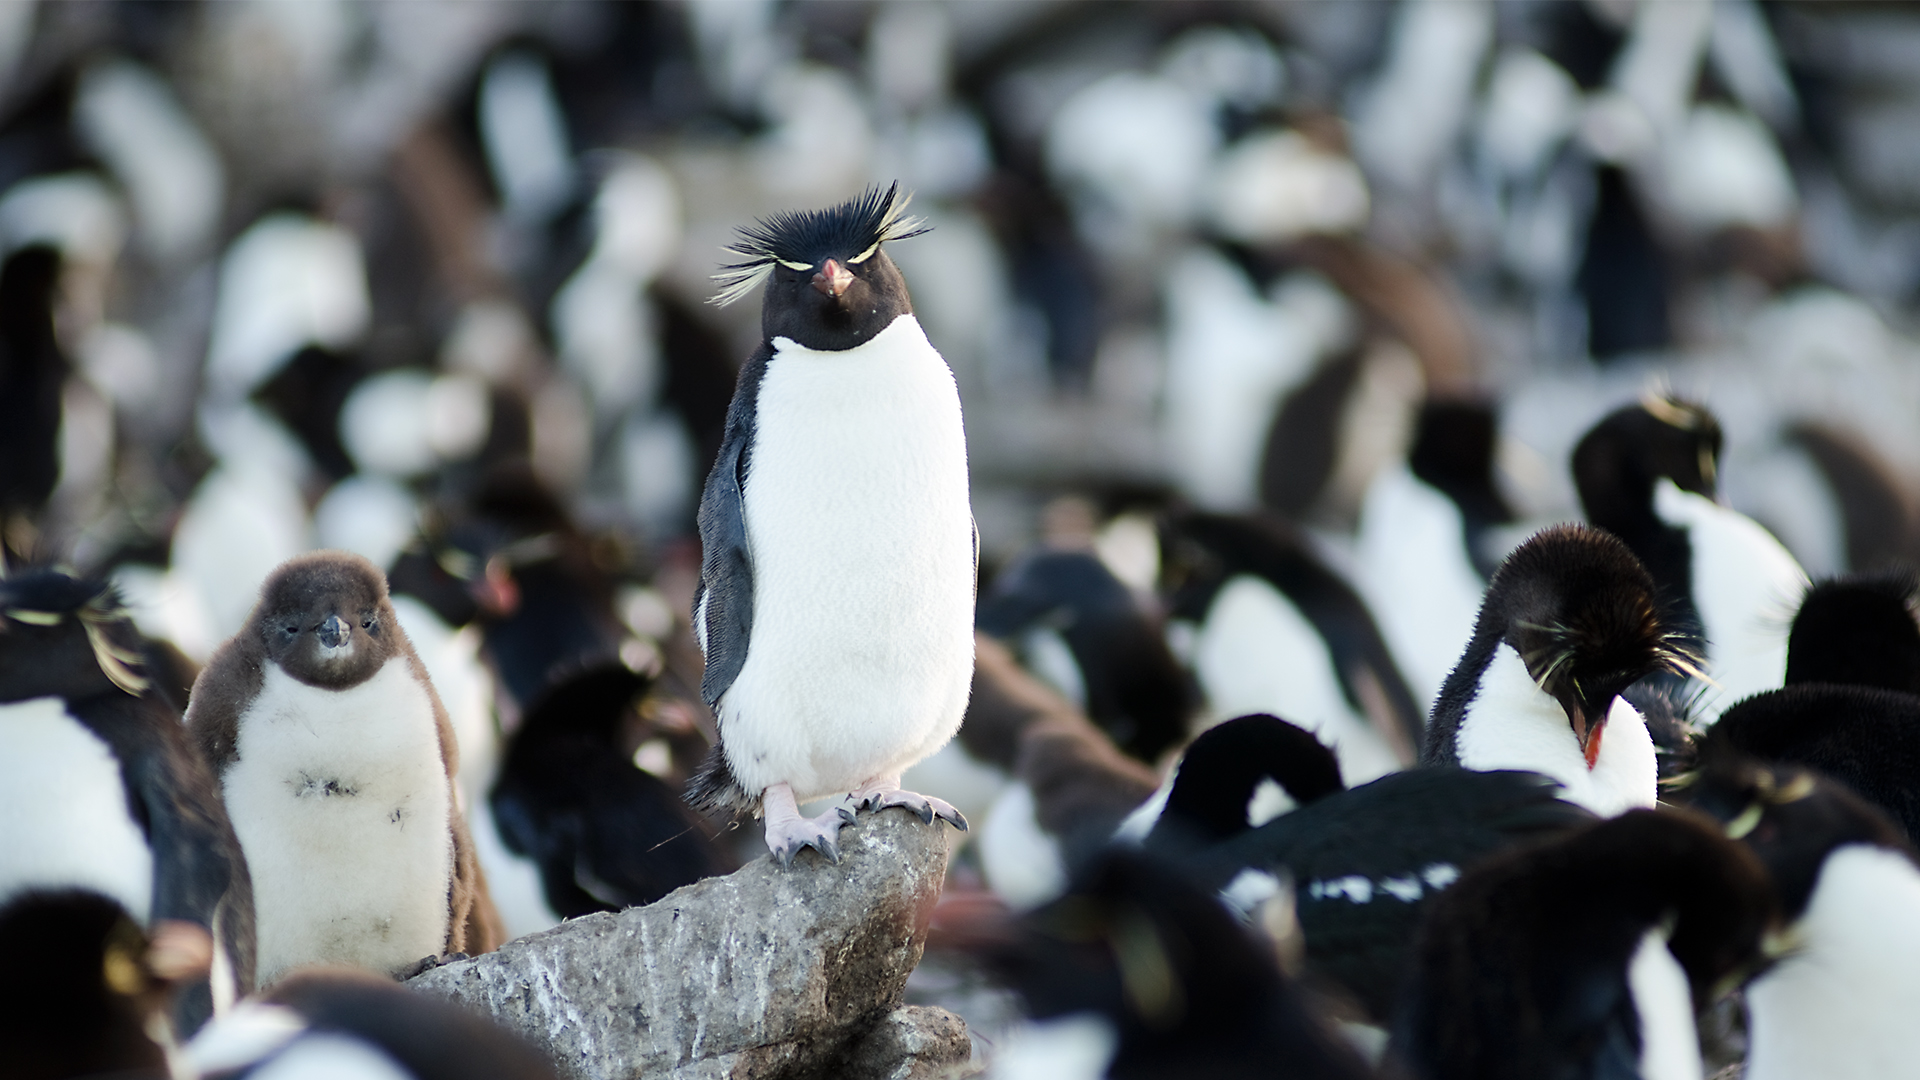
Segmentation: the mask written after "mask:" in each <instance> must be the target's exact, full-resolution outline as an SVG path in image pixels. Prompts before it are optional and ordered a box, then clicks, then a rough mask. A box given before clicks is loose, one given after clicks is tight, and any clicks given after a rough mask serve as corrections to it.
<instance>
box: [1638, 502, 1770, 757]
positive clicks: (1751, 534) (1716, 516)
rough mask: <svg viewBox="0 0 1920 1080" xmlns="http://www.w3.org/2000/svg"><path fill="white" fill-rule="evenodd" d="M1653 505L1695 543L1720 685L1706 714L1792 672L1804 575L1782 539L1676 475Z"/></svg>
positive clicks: (1710, 658)
mask: <svg viewBox="0 0 1920 1080" xmlns="http://www.w3.org/2000/svg"><path fill="white" fill-rule="evenodd" d="M1653 508H1654V512H1655V513H1657V514H1659V515H1660V519H1661V520H1662V521H1664V522H1666V523H1667V524H1669V525H1672V526H1674V527H1676V528H1682V529H1685V530H1686V531H1687V542H1688V544H1689V545H1691V547H1692V549H1693V600H1694V604H1695V606H1697V607H1698V608H1699V610H1700V621H1701V623H1702V624H1703V625H1704V627H1705V629H1706V635H1707V670H1708V674H1710V675H1712V676H1713V680H1714V682H1715V683H1717V684H1718V686H1716V687H1713V688H1710V689H1709V690H1708V692H1707V694H1706V695H1704V696H1703V697H1702V699H1701V712H1702V714H1703V716H1704V718H1705V719H1707V720H1709V721H1711V720H1714V719H1718V718H1719V715H1720V713H1721V712H1723V711H1724V710H1725V709H1726V708H1727V707H1728V706H1730V705H1732V704H1733V703H1735V702H1737V701H1739V700H1741V699H1742V698H1745V697H1749V696H1751V695H1753V694H1757V693H1759V692H1761V691H1763V690H1773V689H1777V688H1778V687H1779V686H1780V685H1781V683H1782V682H1783V681H1784V680H1785V679H1786V674H1787V631H1788V630H1789V629H1790V628H1791V626H1792V622H1793V613H1794V611H1795V610H1796V609H1797V608H1798V607H1799V604H1800V598H1801V596H1802V595H1803V594H1804V593H1805V592H1806V589H1807V575H1806V573H1805V572H1803V571H1802V570H1801V569H1800V564H1799V563H1797V562H1795V561H1794V559H1793V556H1792V555H1790V554H1788V553H1787V549H1786V548H1784V547H1781V546H1780V541H1778V540H1775V539H1774V538H1773V536H1772V535H1771V534H1770V533H1768V532H1767V531H1766V530H1765V529H1763V528H1761V527H1760V526H1759V525H1758V524H1755V523H1754V521H1753V520H1752V519H1750V518H1748V517H1746V516H1745V515H1742V514H1740V513H1737V512H1736V511H1733V510H1729V509H1727V508H1726V507H1724V506H1721V505H1720V504H1719V503H1716V502H1714V501H1713V500H1711V499H1706V498H1702V497H1701V496H1699V495H1695V494H1693V493H1691V492H1686V491H1681V490H1680V489H1679V488H1678V487H1676V486H1674V483H1673V481H1671V480H1661V481H1660V482H1659V483H1658V484H1656V485H1655V486H1654V489H1653Z"/></svg>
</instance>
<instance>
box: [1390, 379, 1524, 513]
mask: <svg viewBox="0 0 1920 1080" xmlns="http://www.w3.org/2000/svg"><path fill="white" fill-rule="evenodd" d="M1499 442H1500V425H1499V419H1498V418H1497V417H1496V416H1495V415H1494V408H1493V406H1492V405H1491V404H1488V403H1486V402H1482V401H1459V400H1434V401H1429V402H1427V403H1426V404H1424V405H1422V406H1421V407H1420V421H1419V423H1418V424H1417V425H1416V426H1415V428H1414V437H1413V447H1412V448H1411V449H1409V450H1408V451H1407V467H1408V468H1410V469H1412V470H1413V475H1415V476H1417V477H1419V478H1420V479H1422V480H1424V481H1426V482H1427V483H1429V484H1431V485H1433V486H1434V487H1435V488H1438V489H1439V490H1440V491H1441V492H1443V493H1445V494H1446V496H1447V497H1448V498H1450V499H1452V500H1453V501H1454V502H1455V503H1456V504H1458V505H1459V507H1460V512H1461V514H1462V516H1463V517H1465V518H1466V519H1467V521H1468V522H1469V524H1482V525H1485V524H1492V523H1496V522H1504V521H1511V520H1512V519H1513V512H1512V511H1511V510H1509V509H1508V508H1507V504H1506V500H1505V499H1504V498H1503V497H1502V496H1501V494H1500V489H1499V487H1498V486H1497V484H1496V483H1495V482H1494V478H1493V472H1494V454H1495V451H1496V450H1497V449H1498V447H1499Z"/></svg>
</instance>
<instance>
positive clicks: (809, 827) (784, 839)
mask: <svg viewBox="0 0 1920 1080" xmlns="http://www.w3.org/2000/svg"><path fill="white" fill-rule="evenodd" d="M760 798H761V805H762V807H764V809H765V811H766V815H767V849H768V850H769V851H771V852H773V858H774V861H775V862H778V863H779V864H780V865H781V866H791V865H793V857H794V856H795V855H798V854H799V853H800V849H801V848H812V849H814V850H815V851H818V852H819V853H820V854H822V855H824V856H826V857H827V861H828V862H833V863H837V862H839V861H840V826H842V825H844V824H845V823H846V822H845V820H844V818H843V817H842V816H841V815H839V814H835V813H833V812H832V811H829V812H827V813H824V814H821V815H820V816H818V817H802V816H800V808H799V806H798V804H796V803H795V802H794V798H793V789H792V788H791V787H789V786H787V785H786V784H775V785H773V786H772V787H769V788H768V789H767V790H766V791H764V792H762V793H761V796H760Z"/></svg>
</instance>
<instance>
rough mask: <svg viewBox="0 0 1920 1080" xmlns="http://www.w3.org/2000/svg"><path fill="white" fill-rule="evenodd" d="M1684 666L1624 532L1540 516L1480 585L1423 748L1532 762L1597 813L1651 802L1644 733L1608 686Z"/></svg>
mask: <svg viewBox="0 0 1920 1080" xmlns="http://www.w3.org/2000/svg"><path fill="white" fill-rule="evenodd" d="M1694 670H1695V669H1694V665H1693V662H1692V659H1691V658H1690V657H1689V655H1688V654H1687V653H1686V651H1685V649H1684V643H1683V639H1682V638H1681V636H1680V635H1679V634H1678V633H1677V632H1676V631H1673V630H1670V629H1669V628H1668V626H1667V624H1666V623H1665V622H1663V621H1662V618H1661V612H1660V609H1659V605H1658V603H1657V601H1656V597H1655V592H1654V584H1653V578H1652V577H1651V576H1650V575H1649V574H1648V573H1647V570H1646V568H1645V567H1644V566H1642V565H1641V564H1640V560H1638V559H1636V558H1634V557H1633V552H1632V551H1630V550H1628V549H1627V545H1626V544H1624V543H1622V542H1620V541H1619V540H1617V539H1615V538H1614V537H1612V536H1609V535H1608V534H1607V533H1605V532H1603V531H1601V530H1599V529H1588V528H1583V527H1581V526H1577V525H1562V526H1555V527H1554V528H1551V529H1546V530H1543V531H1541V532H1540V533H1539V534H1537V535H1535V536H1534V537H1533V538H1532V539H1530V540H1528V541H1527V542H1526V543H1524V544H1522V545H1520V546H1519V547H1518V548H1516V549H1515V550H1514V552H1513V554H1512V555H1510V556H1508V557H1507V561H1506V562H1505V563H1504V564H1502V565H1501V567H1500V569H1499V570H1498V571H1497V572H1496V573H1495V574H1494V576H1493V583H1492V584H1491V585H1489V586H1488V587H1487V598H1486V602H1485V603H1484V604H1482V605H1481V608H1480V618H1479V620H1478V621H1477V622H1476V623H1475V624H1474V629H1473V639H1472V640H1471V641H1470V642H1468V644H1467V648H1466V652H1465V653H1464V654H1462V656H1461V657H1460V664H1459V666H1458V667H1455V668H1454V669H1453V674H1451V675H1449V676H1447V681H1446V683H1445V684H1444V685H1442V686H1441V688H1440V698H1439V700H1438V701H1437V702H1435V704H1434V709H1433V721H1432V723H1431V724H1429V725H1428V727H1427V745H1426V750H1425V752H1424V753H1423V754H1422V756H1421V762H1422V764H1427V765H1464V766H1466V767H1467V768H1469V769H1530V770H1532V771H1534V772H1539V773H1544V774H1546V775H1547V776H1550V777H1552V778H1553V779H1555V780H1558V781H1559V782H1560V783H1561V784H1562V785H1564V786H1565V787H1566V796H1565V797H1566V798H1567V799H1568V800H1570V801H1572V802H1575V803H1578V804H1579V805H1581V806H1584V807H1586V808H1587V809H1589V810H1592V811H1593V812H1595V813H1597V814H1608V815H1611V814H1618V813H1621V812H1622V811H1624V810H1628V809H1631V808H1633V807H1636V806H1652V805H1653V803H1654V797H1655V789H1654V786H1655V784H1656V783H1657V782H1658V770H1659V766H1658V762H1657V759H1656V758H1655V756H1654V748H1653V738H1652V736H1651V734H1649V732H1648V731H1647V725H1646V721H1645V720H1644V719H1643V718H1642V717H1641V715H1640V713H1639V712H1638V711H1636V710H1635V709H1634V707H1633V706H1632V705H1629V704H1627V702H1626V700H1625V699H1624V698H1622V697H1621V696H1620V694H1621V692H1622V691H1624V690H1625V689H1626V688H1627V687H1629V686H1631V685H1633V684H1634V683H1636V682H1639V681H1640V680H1641V679H1644V678H1646V677H1647V676H1649V675H1652V674H1654V673H1655V672H1659V671H1679V672H1685V673H1692V672H1693V671H1694Z"/></svg>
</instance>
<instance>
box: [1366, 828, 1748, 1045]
mask: <svg viewBox="0 0 1920 1080" xmlns="http://www.w3.org/2000/svg"><path fill="white" fill-rule="evenodd" d="M1772 915H1773V908H1772V901H1771V897H1770V895H1769V892H1768V888H1767V883H1766V878H1765V874H1764V871H1763V870H1762V869H1761V867H1760V866H1759V864H1758V863H1757V862H1756V861H1755V860H1754V858H1753V856H1751V855H1750V854H1748V853H1747V852H1745V851H1744V850H1742V849H1741V848H1740V847H1739V846H1738V845H1737V844H1735V843H1733V842H1732V841H1730V840H1728V839H1726V838H1725V837H1723V836H1722V835H1720V832H1719V830H1717V829H1716V828H1713V827H1711V825H1710V824H1708V823H1705V822H1703V821H1699V820H1695V819H1693V818H1692V817H1690V816H1683V815H1681V814H1677V813H1662V812H1657V811H1651V810H1634V811H1629V812H1628V813H1626V814H1623V815H1621V816H1620V817H1617V818H1612V819H1609V820H1607V821H1603V822H1600V823H1598V824H1595V825H1593V826H1591V827H1589V828H1587V829H1585V830H1583V831H1581V832H1579V833H1576V834H1575V835H1573V836H1571V837H1568V838H1567V839H1565V840H1562V841H1560V842H1558V843H1555V844H1551V845H1548V846H1545V847H1540V848H1536V849H1532V850H1528V851H1521V852H1516V853H1514V854H1512V855H1509V856H1507V857H1505V858H1502V859H1499V860H1496V861H1495V862H1492V863H1489V864H1487V865H1486V866H1483V867H1481V868H1480V869H1479V870H1477V871H1475V872H1473V873H1471V874H1469V875H1467V876H1466V877H1465V878H1464V879H1462V880H1461V882H1460V883H1459V884H1458V885H1456V886H1454V888H1453V889H1451V890H1449V891H1448V892H1447V893H1446V894H1445V895H1443V896H1442V897H1441V898H1440V899H1439V900H1438V901H1437V902H1436V903H1435V904H1434V905H1433V907H1432V909H1431V910H1430V911H1429V912H1428V915H1427V920H1426V924H1425V926H1424V927H1423V928H1422V930H1421V933H1420V939H1419V943H1418V945H1417V947H1416V948H1415V950H1414V953H1413V957H1414V961H1413V964H1412V966H1411V970H1410V972H1409V977H1408V983H1407V991H1406V994H1405V996H1404V997H1403V999H1402V1003H1401V1007H1400V1011H1399V1016H1398V1018H1397V1020H1396V1022H1395V1025H1394V1035H1393V1048H1392V1050H1391V1051H1390V1052H1392V1053H1396V1054H1397V1055H1398V1056H1399V1057H1400V1059H1401V1060H1402V1061H1403V1062H1404V1064H1405V1065H1406V1066H1407V1069H1408V1071H1409V1073H1411V1074H1412V1075H1413V1076H1416V1077H1421V1078H1425V1080H1456V1078H1457V1080H1509V1078H1511V1080H1540V1078H1562V1077H1565V1078H1582V1080H1585V1078H1593V1080H1601V1078H1608V1080H1612V1078H1620V1080H1625V1078H1629V1077H1637V1076H1639V1056H1640V1048H1641V1042H1640V1025H1639V1016H1638V1010H1637V1008H1636V1006H1635V1003H1634V999H1633V994H1632V992H1631V990H1630V989H1629V987H1628V984H1627V965H1628V963H1629V961H1630V960H1631V959H1632V957H1633V954H1634V952H1635V950H1636V949H1637V948H1638V947H1639V945H1640V943H1641V940H1642V938H1643V935H1644V934H1645V933H1646V932H1647V931H1648V930H1650V929H1652V928H1654V927H1656V926H1658V925H1660V924H1661V922H1662V921H1663V920H1664V919H1668V918H1671V919H1673V920H1674V921H1673V932H1672V936H1671V938H1670V939H1669V942H1668V948H1669V950H1670V951H1671V952H1672V953H1673V956H1674V959H1676V960H1678V961H1679V962H1680V965H1681V967H1682V968H1684V969H1685V970H1686V973H1687V976H1688V979H1689V980H1690V982H1691V983H1692V986H1693V991H1694V999H1695V1003H1696V1004H1705V998H1706V997H1707V995H1708V992H1709V991H1710V989H1711V988H1712V987H1713V985H1714V984H1715V983H1716V982H1717V981H1718V980H1719V979H1720V978H1722V977H1723V976H1725V975H1727V974H1729V973H1731V972H1733V971H1735V970H1737V969H1738V968H1740V967H1741V966H1743V965H1744V964H1747V963H1750V962H1752V961H1754V960H1756V959H1757V958H1758V955H1759V945H1760V938H1761V935H1762V933H1763V932H1764V930H1765V929H1766V927H1767V926H1768V924H1769V921H1770V919H1771V918H1772Z"/></svg>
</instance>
